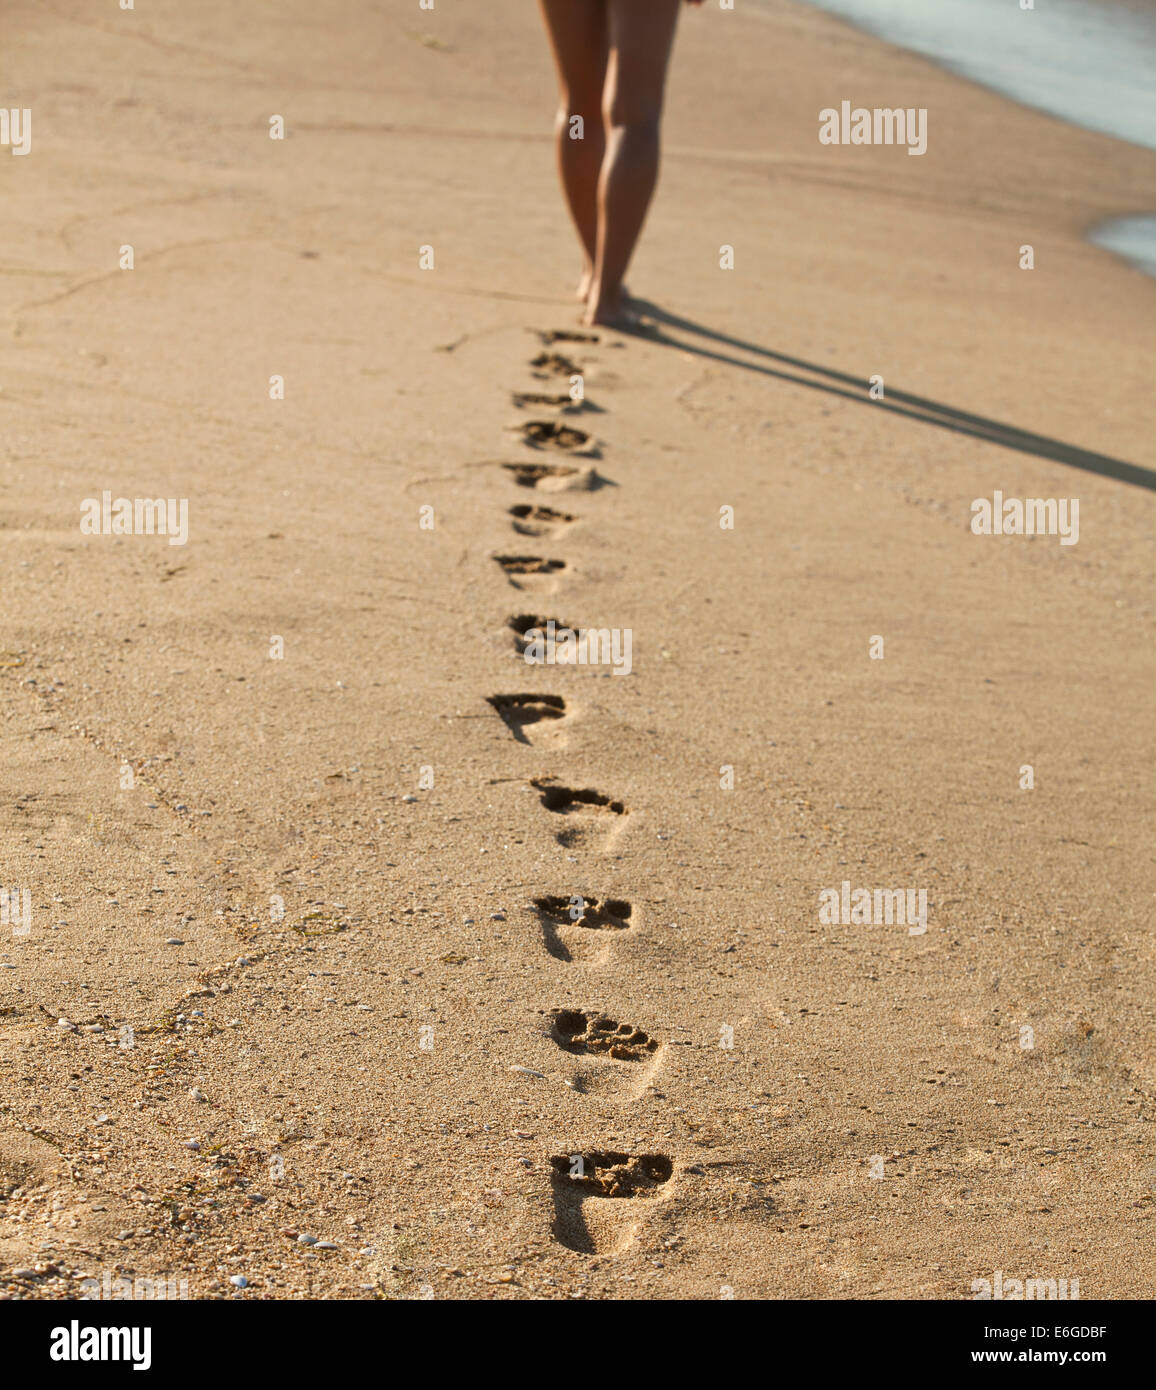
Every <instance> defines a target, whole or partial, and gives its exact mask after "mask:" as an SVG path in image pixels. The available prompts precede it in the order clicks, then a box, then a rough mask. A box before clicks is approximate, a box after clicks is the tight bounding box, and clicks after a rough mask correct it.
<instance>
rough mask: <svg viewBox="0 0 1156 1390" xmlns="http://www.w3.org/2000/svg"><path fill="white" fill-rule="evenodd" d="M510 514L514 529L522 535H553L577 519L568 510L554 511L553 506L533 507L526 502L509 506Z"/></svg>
mask: <svg viewBox="0 0 1156 1390" xmlns="http://www.w3.org/2000/svg"><path fill="white" fill-rule="evenodd" d="M510 515H511V516H512V517H513V518H514V521H513V526H514V530H515V531H517V532H518V533H519V535H522V536H553V535H556V534H557V533H558V532H559V531H560V530H562V528H563V527H564V526H569V525H570V523H571V522H573V521H576V520H577V518H576V517H573V516H571V515H570V513H569V512H559V511H555V509H554V508H553V507H534V506H531V505H530V504H529V503H526V502H523V503H519V504H518V505H517V506H515V507H511V508H510Z"/></svg>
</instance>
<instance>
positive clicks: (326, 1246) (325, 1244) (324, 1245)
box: [317, 1240, 337, 1250]
mask: <svg viewBox="0 0 1156 1390" xmlns="http://www.w3.org/2000/svg"><path fill="white" fill-rule="evenodd" d="M317 1248H318V1250H336V1249H337V1246H336V1244H335V1243H334V1242H333V1241H331V1240H319V1241H318V1242H317Z"/></svg>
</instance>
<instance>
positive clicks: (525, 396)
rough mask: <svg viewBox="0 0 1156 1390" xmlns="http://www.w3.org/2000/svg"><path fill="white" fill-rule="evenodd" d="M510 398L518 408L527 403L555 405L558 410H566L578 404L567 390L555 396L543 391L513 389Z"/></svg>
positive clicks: (522, 407)
mask: <svg viewBox="0 0 1156 1390" xmlns="http://www.w3.org/2000/svg"><path fill="white" fill-rule="evenodd" d="M512 399H513V402H514V404H515V405H516V406H517V407H518V409H519V410H522V409H524V408H525V407H526V406H528V405H549V406H556V407H557V408H558V409H559V410H566V409H568V408H570V407H573V406H576V405H579V404H580V402H579V401H576V400H575V399H574V398H573V396H571V395H570V393H569V392H568V391H563V392H562V393H561V394H560V395H557V396H552V395H549V394H548V393H547V392H545V391H515V392H514V394H513V397H512Z"/></svg>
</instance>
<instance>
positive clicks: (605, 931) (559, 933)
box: [534, 893, 634, 965]
mask: <svg viewBox="0 0 1156 1390" xmlns="http://www.w3.org/2000/svg"><path fill="white" fill-rule="evenodd" d="M534 911H535V912H536V913H537V914H538V920H539V921H540V922H541V924H542V938H543V944H544V945H545V947H546V950H547V951H548V952H549V954H550V955H552V956H553V957H554V959H555V960H564V961H577V962H580V963H582V964H583V965H600V964H602V962H603V961H605V959H606V958H607V956H608V955H609V954H610V944H611V942H612V941H613V939H614V936H615V934H616V933H617V932H630V931H633V930H634V922H633V921H632V917H633V914H634V909H633V907H632V906H631V904H630V903H628V902H627V901H626V900H625V899H624V898H605V899H599V898H588V897H586V896H585V895H584V894H582V893H575V894H573V896H571V897H569V898H559V897H543V898H535V899H534Z"/></svg>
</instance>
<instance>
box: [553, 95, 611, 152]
mask: <svg viewBox="0 0 1156 1390" xmlns="http://www.w3.org/2000/svg"><path fill="white" fill-rule="evenodd" d="M557 127H558V130H559V131H560V132H564V133H565V134H567V135H569V137H570V138H571V139H572V140H574V141H575V142H577V141H579V140H583V139H585V138H586V136H587V135H588V134H593V133H598V134H600V133H601V131H602V98H601V95H600V94H599V95H598V96H594V97H589V98H585V99H584V98H582V97H580V96H564V97H563V98H562V101H561V103H560V104H559V106H558V116H557Z"/></svg>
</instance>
